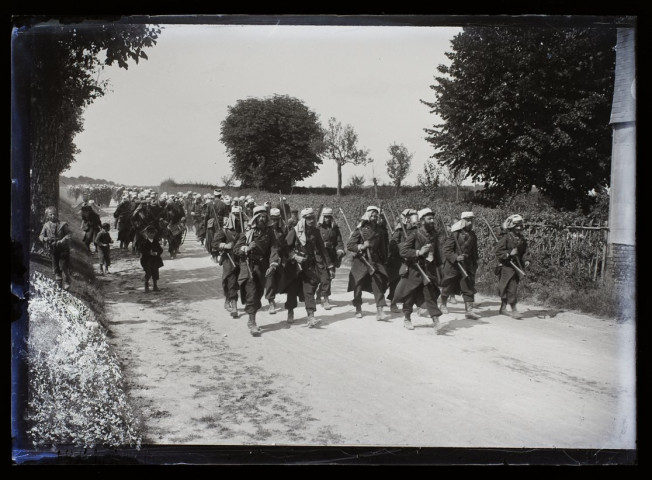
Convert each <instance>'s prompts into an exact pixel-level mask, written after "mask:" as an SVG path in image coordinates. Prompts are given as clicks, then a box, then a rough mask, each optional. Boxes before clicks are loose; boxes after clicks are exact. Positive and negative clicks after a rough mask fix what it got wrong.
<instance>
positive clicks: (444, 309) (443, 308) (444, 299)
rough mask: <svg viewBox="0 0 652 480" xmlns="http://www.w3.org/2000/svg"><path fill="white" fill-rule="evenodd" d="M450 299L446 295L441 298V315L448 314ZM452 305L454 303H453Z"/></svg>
mask: <svg viewBox="0 0 652 480" xmlns="http://www.w3.org/2000/svg"><path fill="white" fill-rule="evenodd" d="M447 303H448V297H447V296H445V295H442V296H441V305H440V306H439V310H441V313H442V314H444V315H447V314H448V306H447ZM451 303H452V302H451Z"/></svg>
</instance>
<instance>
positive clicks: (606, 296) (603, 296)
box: [68, 179, 634, 318]
mask: <svg viewBox="0 0 652 480" xmlns="http://www.w3.org/2000/svg"><path fill="white" fill-rule="evenodd" d="M124 188H125V187H121V186H114V187H112V188H111V191H112V192H111V193H112V198H113V199H114V201H117V199H118V198H119V195H121V193H122V191H123V190H124ZM132 188H136V189H138V188H139V187H132ZM214 188H216V187H215V186H213V185H209V184H202V183H176V182H174V180H172V179H168V180H166V181H165V182H163V183H162V184H161V185H160V186H159V187H157V188H155V190H157V191H158V193H162V192H167V193H178V192H189V191H190V192H193V193H200V194H202V195H203V194H205V193H212V192H213V190H214ZM82 190H84V191H85V192H86V193H88V194H89V195H90V196H91V198H93V196H94V195H97V194H99V193H100V192H102V193H104V195H108V189H107V187H106V186H105V185H85V186H83V188H80V187H79V186H76V188H74V189H69V192H68V195H69V196H70V197H75V198H77V197H78V196H79V195H80V194H81V193H80V192H81V191H82ZM220 190H221V191H222V193H223V194H225V195H229V196H231V197H240V196H247V195H251V196H252V197H253V198H254V199H255V201H256V203H257V204H262V203H263V202H266V201H270V202H271V203H272V205H277V204H278V203H279V201H280V196H281V195H280V193H276V194H275V193H272V192H266V191H262V190H255V189H241V188H239V187H220ZM303 190H305V189H303ZM316 190H322V191H323V190H324V189H316ZM283 196H284V197H285V198H286V199H287V203H288V204H289V205H290V206H291V207H292V208H296V209H297V210H301V209H303V208H306V207H312V208H314V209H315V210H317V209H318V208H319V206H320V205H324V206H326V207H330V208H332V209H333V211H334V216H335V219H336V221H337V223H338V224H339V225H340V227H341V229H342V232H343V235H344V236H345V237H348V234H349V231H348V227H347V223H346V220H348V223H349V225H350V227H351V228H353V229H354V228H355V225H356V224H357V222H358V220H359V219H360V217H361V216H362V215H363V214H364V212H365V210H366V208H367V207H368V206H369V205H376V206H378V207H381V208H382V209H383V211H384V213H385V215H386V216H387V219H388V221H389V224H390V227H391V228H394V227H395V226H396V222H397V217H398V216H399V215H400V212H401V211H403V210H404V209H406V208H414V209H417V210H419V209H421V208H425V207H429V208H431V209H432V210H433V211H434V212H435V215H436V217H437V223H436V225H437V228H438V230H439V231H440V234H441V235H442V237H443V232H444V228H445V227H448V228H450V226H451V225H452V224H453V223H455V222H456V221H457V220H458V219H459V218H460V215H461V213H462V212H464V211H473V212H474V214H475V216H476V221H475V226H474V229H475V231H476V234H477V237H478V250H479V256H480V266H479V269H478V272H477V275H476V287H477V289H478V291H479V292H480V293H484V294H487V295H497V279H496V276H495V275H494V267H495V266H496V264H497V261H496V258H495V255H494V246H495V243H496V241H495V239H494V236H493V235H492V233H491V231H490V230H489V226H491V229H492V230H493V233H494V234H495V236H496V237H498V238H500V235H501V234H502V227H501V226H502V223H503V222H504V220H505V219H506V218H507V217H508V216H509V215H512V214H514V213H518V214H520V215H522V216H523V218H524V219H525V237H526V239H527V241H528V249H529V252H530V260H531V264H530V267H529V269H528V271H527V275H526V277H525V278H524V280H523V281H522V283H521V287H520V293H519V295H520V297H521V299H522V300H524V301H528V300H529V301H534V302H537V303H540V304H543V305H547V306H550V307H555V308H560V309H577V310H580V311H583V312H585V313H591V314H596V315H601V316H605V317H615V318H619V317H622V316H623V315H624V314H625V312H626V311H629V309H628V308H623V306H624V305H626V304H627V302H633V301H634V293H633V292H632V291H630V290H625V291H623V288H619V289H616V288H615V285H614V283H613V281H612V279H611V278H610V276H609V272H608V271H607V269H606V255H607V241H608V227H607V226H606V218H605V217H606V215H604V214H603V215H602V216H588V215H584V214H582V213H580V212H562V211H559V210H556V209H554V208H552V207H551V206H550V205H549V204H548V203H547V202H545V200H542V199H541V198H540V197H539V196H538V195H536V194H529V195H522V196H519V197H516V198H515V199H512V200H511V201H509V202H508V203H506V204H504V205H501V206H500V207H497V208H490V207H486V206H482V205H479V204H478V203H475V202H473V201H472V200H473V192H470V191H468V189H467V190H466V191H464V192H463V195H462V198H463V200H462V201H455V200H451V198H455V195H454V194H453V192H452V191H451V187H448V188H447V187H442V188H439V189H437V191H433V192H430V193H429V194H428V195H426V194H425V193H424V192H423V191H422V190H420V189H418V188H414V187H406V188H403V189H402V190H401V192H400V194H399V195H396V193H395V190H394V189H393V188H388V187H386V186H383V187H380V188H379V189H378V198H376V197H375V196H374V193H373V190H372V189H371V188H360V189H356V190H353V191H352V190H350V189H348V190H345V194H344V195H342V196H341V197H338V196H337V195H334V194H324V193H303V192H302V193H292V194H284V195H283ZM345 219H346V220H345ZM487 224H488V225H489V226H488V225H487ZM632 304H633V303H632Z"/></svg>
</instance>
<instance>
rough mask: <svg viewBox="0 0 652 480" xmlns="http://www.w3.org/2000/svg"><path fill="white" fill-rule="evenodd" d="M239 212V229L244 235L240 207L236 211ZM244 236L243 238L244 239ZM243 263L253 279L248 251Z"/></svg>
mask: <svg viewBox="0 0 652 480" xmlns="http://www.w3.org/2000/svg"><path fill="white" fill-rule="evenodd" d="M238 213H239V214H240V230H241V231H242V234H243V235H244V234H245V233H244V223H243V222H242V209H241V210H240V211H239V212H238ZM246 238H247V237H246V236H245V240H246ZM245 265H247V273H248V274H249V278H251V279H253V278H254V276H253V275H252V273H251V267H250V266H249V253H247V258H245Z"/></svg>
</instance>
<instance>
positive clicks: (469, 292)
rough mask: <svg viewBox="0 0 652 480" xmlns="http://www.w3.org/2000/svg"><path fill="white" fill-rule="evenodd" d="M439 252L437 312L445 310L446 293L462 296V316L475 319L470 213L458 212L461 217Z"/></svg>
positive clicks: (474, 254) (474, 255)
mask: <svg viewBox="0 0 652 480" xmlns="http://www.w3.org/2000/svg"><path fill="white" fill-rule="evenodd" d="M442 251H443V257H444V266H443V268H442V277H443V278H442V289H441V307H440V308H441V311H442V312H443V313H448V307H447V305H446V303H447V301H448V297H449V296H451V295H462V299H463V300H464V307H465V310H466V313H465V316H466V318H470V319H472V320H478V319H479V318H480V316H479V315H478V314H477V313H475V312H474V311H473V309H474V305H473V302H474V300H475V293H476V289H475V274H476V271H477V270H478V239H477V237H476V235H475V232H474V231H473V212H464V213H462V218H461V219H460V220H459V221H458V222H456V223H455V224H453V226H452V227H451V235H450V237H448V238H447V239H446V241H445V242H444V246H443V248H442Z"/></svg>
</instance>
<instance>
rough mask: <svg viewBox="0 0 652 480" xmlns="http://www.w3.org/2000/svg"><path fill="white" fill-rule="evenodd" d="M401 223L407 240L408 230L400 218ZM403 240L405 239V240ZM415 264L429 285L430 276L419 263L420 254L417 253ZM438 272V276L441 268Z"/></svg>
mask: <svg viewBox="0 0 652 480" xmlns="http://www.w3.org/2000/svg"><path fill="white" fill-rule="evenodd" d="M399 224H400V225H401V230H403V236H404V237H405V240H407V236H408V235H407V230H406V229H405V225H403V222H402V221H400V220H399ZM405 240H403V241H405ZM414 264H415V265H416V266H417V270H419V273H420V274H421V278H422V279H423V280H422V282H423V284H424V285H428V284H429V283H431V282H430V278H429V277H428V275H426V272H425V271H424V270H423V267H422V266H421V264H420V263H419V256H418V255H417V258H416V260H415V261H414ZM435 267H436V265H435ZM436 272H437V277H439V270H436Z"/></svg>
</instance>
